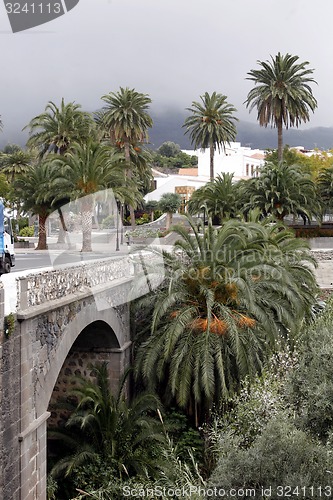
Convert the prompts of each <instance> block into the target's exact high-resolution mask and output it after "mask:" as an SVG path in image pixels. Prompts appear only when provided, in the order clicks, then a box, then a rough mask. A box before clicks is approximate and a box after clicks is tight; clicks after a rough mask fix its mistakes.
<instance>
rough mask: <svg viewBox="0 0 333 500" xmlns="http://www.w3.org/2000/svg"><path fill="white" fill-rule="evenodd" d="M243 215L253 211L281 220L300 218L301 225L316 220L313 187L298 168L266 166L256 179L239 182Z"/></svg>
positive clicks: (304, 173) (314, 189)
mask: <svg viewBox="0 0 333 500" xmlns="http://www.w3.org/2000/svg"><path fill="white" fill-rule="evenodd" d="M242 190H243V193H244V196H242V198H243V201H244V203H243V207H242V211H243V213H245V214H246V213H248V212H249V211H250V210H253V209H255V208H258V209H260V211H261V213H262V214H263V216H264V217H267V216H269V215H271V216H273V217H274V218H275V219H277V220H281V221H283V219H284V218H285V217H286V216H287V215H294V216H296V217H299V216H300V217H302V219H303V220H304V223H305V222H306V221H309V223H310V222H311V219H312V217H313V216H314V217H317V218H319V217H320V213H321V207H320V203H319V202H318V196H317V192H316V185H315V183H314V182H313V181H312V179H311V176H310V174H307V173H306V172H305V171H304V169H303V168H302V166H300V165H289V164H288V163H286V162H280V163H279V164H276V163H266V164H265V165H264V167H262V168H261V171H260V177H257V178H254V179H250V180H248V181H243V183H242Z"/></svg>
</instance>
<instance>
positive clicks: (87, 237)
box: [81, 196, 93, 252]
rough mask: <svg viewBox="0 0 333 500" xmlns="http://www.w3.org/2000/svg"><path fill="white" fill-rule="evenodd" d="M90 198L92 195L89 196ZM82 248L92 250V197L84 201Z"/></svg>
mask: <svg viewBox="0 0 333 500" xmlns="http://www.w3.org/2000/svg"><path fill="white" fill-rule="evenodd" d="M88 198H90V196H89V197H88ZM81 213H82V248H81V252H92V247H91V231H92V217H93V210H92V201H91V200H90V199H88V200H83V202H82V212H81Z"/></svg>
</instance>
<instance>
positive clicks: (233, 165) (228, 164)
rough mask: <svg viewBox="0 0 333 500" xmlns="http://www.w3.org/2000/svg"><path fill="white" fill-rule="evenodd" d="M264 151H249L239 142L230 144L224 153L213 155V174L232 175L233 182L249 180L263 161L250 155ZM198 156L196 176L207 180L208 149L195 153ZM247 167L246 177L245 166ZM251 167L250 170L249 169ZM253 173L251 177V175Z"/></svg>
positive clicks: (216, 152) (249, 149)
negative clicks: (243, 179)
mask: <svg viewBox="0 0 333 500" xmlns="http://www.w3.org/2000/svg"><path fill="white" fill-rule="evenodd" d="M256 153H260V154H264V151H261V150H259V149H251V148H248V147H244V146H241V143H240V142H232V143H230V144H229V146H227V147H226V150H225V152H223V151H220V152H218V151H215V155H214V172H215V176H216V175H218V174H222V173H223V172H225V173H231V174H232V173H233V174H234V178H235V180H238V179H242V178H250V177H253V175H255V172H256V169H257V167H258V168H259V167H260V166H261V165H262V164H263V163H264V161H263V160H261V159H257V158H252V155H254V154H256ZM195 154H196V155H197V156H198V175H199V176H200V177H205V178H207V180H208V179H209V161H210V158H209V149H206V150H205V151H197V152H196V153H195ZM247 164H248V165H249V168H248V175H247V169H246V165H247ZM251 167H252V168H251ZM252 171H253V175H252Z"/></svg>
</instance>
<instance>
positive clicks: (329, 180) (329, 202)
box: [317, 167, 333, 213]
mask: <svg viewBox="0 0 333 500" xmlns="http://www.w3.org/2000/svg"><path fill="white" fill-rule="evenodd" d="M317 186H318V191H319V195H320V198H321V203H322V211H323V212H324V213H325V211H326V210H327V209H328V210H330V209H332V207H333V167H330V168H325V169H323V170H321V172H319V175H318V179H317Z"/></svg>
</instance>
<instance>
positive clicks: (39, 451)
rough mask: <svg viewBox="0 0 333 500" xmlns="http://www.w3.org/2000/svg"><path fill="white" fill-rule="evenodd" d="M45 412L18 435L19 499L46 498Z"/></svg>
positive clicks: (40, 499)
mask: <svg viewBox="0 0 333 500" xmlns="http://www.w3.org/2000/svg"><path fill="white" fill-rule="evenodd" d="M49 415H50V413H49V412H45V413H44V414H43V415H41V416H40V417H39V418H38V419H36V420H34V421H33V422H31V423H30V425H29V426H28V427H27V428H26V429H25V430H24V431H23V432H22V433H21V434H20V435H19V441H20V443H21V453H20V454H21V497H20V500H46V476H47V471H46V459H47V440H46V431H47V429H46V421H47V419H48V417H49Z"/></svg>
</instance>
